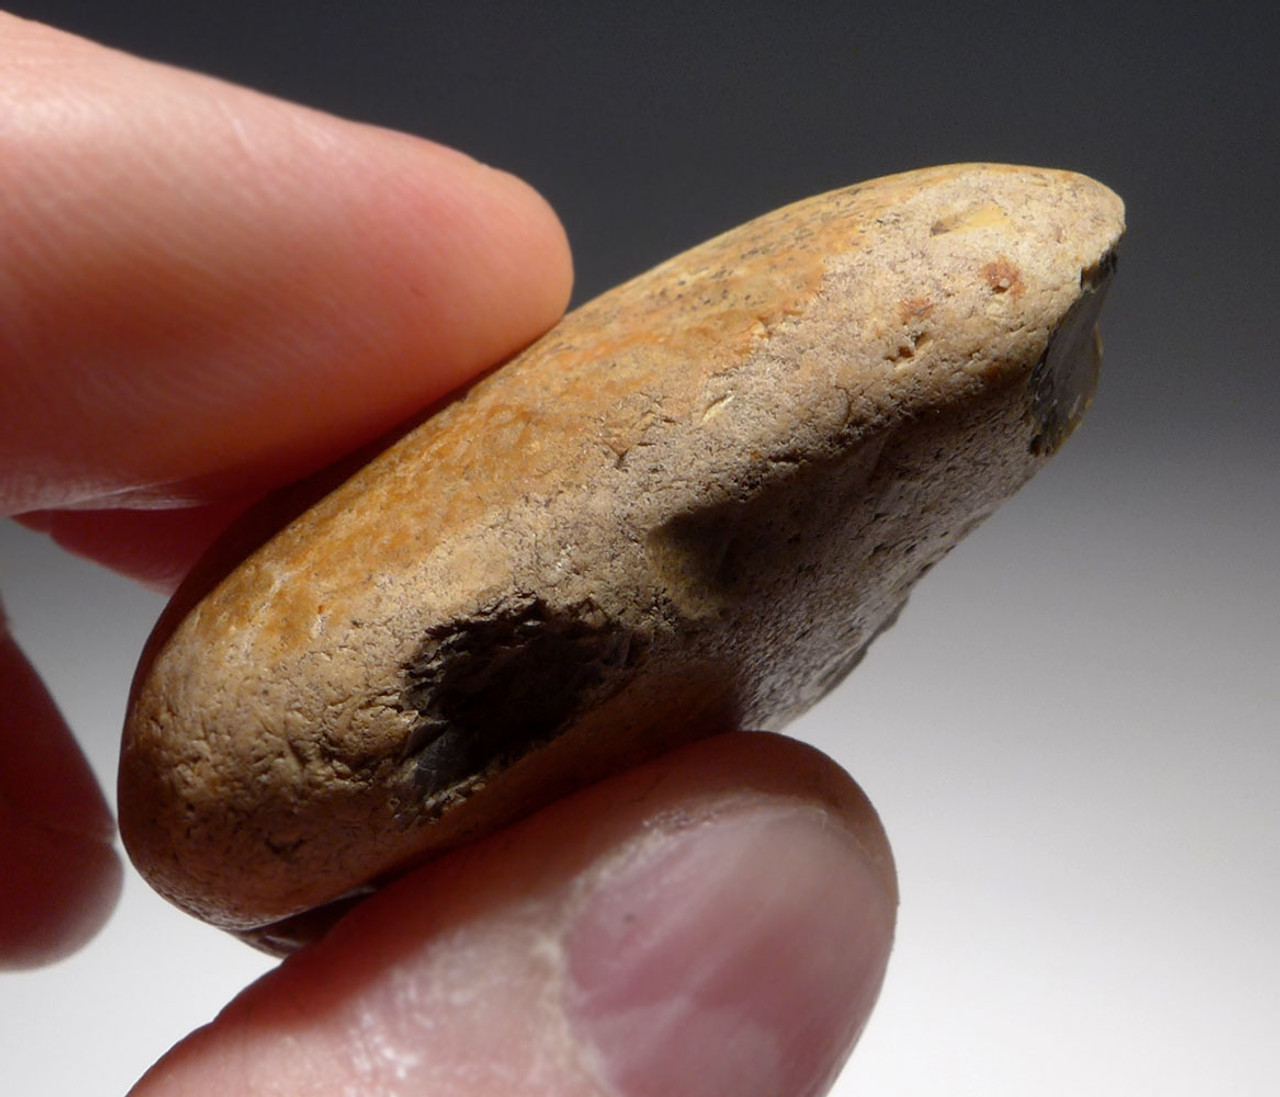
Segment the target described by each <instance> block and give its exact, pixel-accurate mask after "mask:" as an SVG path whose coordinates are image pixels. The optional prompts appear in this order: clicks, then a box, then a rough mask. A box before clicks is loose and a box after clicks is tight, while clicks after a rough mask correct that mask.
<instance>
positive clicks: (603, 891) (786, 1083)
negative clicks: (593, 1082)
mask: <svg viewBox="0 0 1280 1097" xmlns="http://www.w3.org/2000/svg"><path fill="white" fill-rule="evenodd" d="M892 938H893V900H892V899H891V898H889V896H888V894H887V892H886V889H885V886H884V884H883V878H882V876H881V874H879V873H878V872H877V871H876V869H875V868H874V867H873V866H872V864H871V863H870V860H869V858H868V856H867V855H866V854H865V853H864V851H863V849H862V847H861V846H860V845H859V843H858V842H857V840H856V839H855V838H854V837H853V835H852V834H851V833H850V832H849V831H847V830H846V829H845V828H844V827H843V826H842V825H841V824H840V822H838V821H837V820H836V819H834V818H833V817H832V816H830V815H829V814H827V813H826V812H824V811H823V810H821V809H819V808H816V807H812V806H808V805H804V806H800V805H796V806H791V805H779V804H776V803H771V804H768V805H765V806H756V807H750V808H738V809H735V810H734V811H732V812H728V813H725V814H723V815H719V816H712V817H710V818H708V819H705V820H703V821H700V822H686V823H684V824H671V825H666V826H658V827H655V828H654V829H653V830H651V831H650V832H649V833H648V834H647V835H646V836H645V837H644V838H643V839H642V840H641V841H640V842H638V843H637V844H635V845H634V846H632V847H631V848H630V849H629V850H628V851H626V852H625V853H624V854H622V855H621V856H620V858H619V859H618V860H616V861H614V862H612V863H611V864H610V865H608V866H607V867H606V868H605V869H604V870H602V872H601V873H600V874H599V875H598V876H597V878H596V880H595V881H594V883H593V885H592V886H591V890H590V891H589V892H588V894H587V895H586V897H585V898H584V900H583V903H582V906H581V908H580V910H579V911H578V913H577V915H576V917H575V918H574V920H573V922H572V924H571V928H570V929H569V930H568V932H567V936H566V938H565V949H566V958H567V961H568V965H567V966H568V980H567V986H566V991H565V996H566V999H565V1009H566V1013H567V1015H568V1018H569V1021H570V1024H571V1025H572V1026H573V1029H574V1031H575V1034H576V1035H577V1037H578V1040H579V1042H580V1045H581V1046H582V1048H583V1053H584V1057H585V1060H586V1066H587V1067H588V1069H589V1070H591V1071H592V1072H593V1073H595V1074H596V1076H597V1078H598V1079H599V1081H600V1082H601V1083H602V1084H603V1087H604V1088H605V1089H606V1091H608V1092H612V1093H615V1094H617V1095H618V1097H670V1095H671V1094H674V1093H678V1094H680V1095H681V1097H713V1095H714V1097H722V1095H725V1094H733V1095H734V1097H757V1095H758V1097H776V1095H777V1094H783V1093H785V1094H794V1095H810V1094H819V1093H822V1092H824V1091H825V1090H826V1088H827V1087H828V1086H829V1085H830V1084H831V1082H832V1081H834V1079H835V1076H836V1074H837V1073H838V1072H839V1069H840V1067H841V1065H842V1064H843V1062H844V1060H845V1058H846V1057H847V1056H848V1053H849V1051H850V1050H851V1049H852V1047H853V1045H854V1043H855V1042H856V1040H857V1038H858V1036H859V1034H860V1033H861V1031H862V1029H863V1026H864V1025H865V1024H866V1021H867V1018H868V1016H869V1015H870V1012H871V1009H872V1007H873V1005H874V1004H875V1000H876V996H877V995H878V993H879V989H880V984H881V981H882V978H883V976H884V969H885V965H886V963H887V961H888V955H889V949H890V946H891V944H892Z"/></svg>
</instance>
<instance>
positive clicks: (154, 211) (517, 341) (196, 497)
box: [0, 24, 572, 513]
mask: <svg viewBox="0 0 1280 1097" xmlns="http://www.w3.org/2000/svg"><path fill="white" fill-rule="evenodd" d="M0 36H5V37H6V38H7V40H14V38H15V36H16V37H17V38H18V39H19V40H21V41H22V43H23V48H24V49H26V48H27V47H28V46H30V48H32V49H35V48H37V47H38V48H39V49H40V51H41V55H42V63H41V64H40V65H38V66H31V65H25V66H24V65H17V66H14V67H11V68H9V69H6V71H5V75H6V80H5V82H4V85H3V87H0V99H3V100H4V103H5V107H6V109H7V111H8V114H9V115H10V117H11V122H12V124H11V125H10V126H9V127H6V130H5V134H4V137H3V139H2V140H0V159H3V160H4V161H5V163H6V166H7V167H10V168H11V169H12V170H10V171H8V172H6V186H5V193H4V196H3V200H0V235H4V236H5V238H6V243H7V245H8V247H7V249H6V254H7V255H8V256H9V262H8V264H6V263H5V262H4V259H3V257H0V274H2V275H3V276H4V277H5V278H6V279H7V284H10V292H9V293H7V294H6V298H5V300H4V302H0V320H3V322H4V325H5V329H6V340H5V341H6V370H7V374H8V379H9V382H10V383H9V386H8V390H7V391H8V393H9V395H10V397H11V399H9V400H6V401H5V402H4V403H3V405H0V466H3V467H5V468H8V469H9V470H10V472H9V473H5V474H3V475H0V510H2V511H4V512H7V513H19V512H23V511H28V510H36V509H50V508H61V507H69V506H85V505H99V506H107V505H111V506H116V505H147V506H156V505H167V506H197V505H205V504H208V503H210V502H214V501H219V500H226V499H228V498H231V497H233V496H236V497H251V496H255V495H258V494H261V493H262V492H263V491H266V490H268V489H270V488H272V487H274V486H277V485H278V484H280V483H283V482H287V481H288V480H291V479H295V478H297V477H299V476H301V475H304V474H306V473H307V472H309V471H311V470H313V469H315V468H318V467H320V466H322V465H324V464H327V463H328V462H329V461H331V460H333V459H335V458H336V457H338V456H339V455H341V454H342V453H344V452H347V451H349V450H351V449H353V448H356V447H358V446H360V445H363V444H364V443H366V442H368V441H370V440H371V439H373V438H375V437H377V436H379V435H380V434H382V433H384V432H386V431H388V430H390V429H392V428H393V427H395V426H396V425H397V424H398V423H400V422H402V421H403V420H405V419H407V418H409V417H411V416H413V415H415V414H416V413H418V412H420V411H421V410H422V409H423V408H425V407H426V406H428V405H429V404H431V403H433V402H434V401H436V400H438V399H440V398H441V397H443V396H444V395H445V394H446V393H448V392H450V391H452V390H454V389H456V388H457V387H458V386H460V385H462V384H464V383H466V382H467V381H468V380H469V379H471V378H472V377H474V376H475V375H476V374H478V373H479V372H481V371H483V370H485V369H487V368H489V367H492V366H494V365H496V364H497V363H498V362H500V361H501V360H503V359H504V358H506V357H508V356H510V355H511V354H513V353H515V352H516V351H518V350H519V349H521V348H522V347H523V346H525V345H526V344H528V343H529V342H532V341H533V340H534V339H535V338H537V337H538V336H539V335H541V334H542V333H543V332H544V331H545V330H546V329H547V328H549V327H550V326H551V325H552V324H554V323H555V321H556V319H557V318H558V317H559V316H560V314H561V312H562V311H563V309H564V307H565V304H566V303H567V301H568V297H569V293H570V290H571V283H572V269H571V263H570V260H569V253H568V247H567V244H566V240H565V234H564V230H563V228H562V226H561V225H560V222H559V220H558V219H557V218H556V216H555V214H554V213H553V212H552V211H551V209H550V207H549V206H548V204H547V203H546V201H545V200H544V199H543V198H542V197H541V196H540V195H539V194H538V193H537V192H536V191H535V190H534V189H533V188H532V187H530V186H529V185H528V184H526V183H524V182H522V181H520V180H518V179H516V178H515V177H513V176H511V175H508V174H507V173H505V172H501V171H497V170H494V169H492V168H489V167H486V166H485V165H483V164H480V163H478V162H476V161H475V160H473V159H471V158H470V157H468V156H465V155H464V154H462V153H458V152H456V151H453V150H449V149H446V148H444V147H442V146H440V145H437V144H435V143H433V142H430V141H426V140H423V139H420V138H416V137H410V136H407V135H404V134H397V133H393V132H391V131H387V130H384V129H381V128H379V127H375V126H369V125H364V124H361V123H357V122H351V121H347V120H344V119H339V118H335V117H332V116H328V115H324V114H321V113H319V112H316V111H313V110H309V109H307V108H304V107H301V106H296V105H293V104H288V103H284V102H281V101H279V100H275V99H272V98H270V97H268V96H264V95H260V94H257V93H255V92H252V91H248V90H246V89H243V88H237V87H233V86H231V85H229V84H225V83H223V82H220V81H217V80H212V79H209V78H206V77H202V76H198V75H195V74H192V73H185V72H181V71H179V70H176V69H172V68H168V67H166V66H163V65H156V64H152V63H149V62H144V61H140V60H138V59H136V58H130V57H128V56H126V55H124V54H120V53H117V52H115V51H111V50H107V49H103V48H101V47H95V46H93V45H92V44H91V43H87V42H84V41H82V40H79V39H75V38H72V37H71V36H69V35H62V34H59V33H58V32H55V31H49V30H47V29H41V28H35V29H32V28H29V27H26V26H16V25H9V26H5V25H3V24H0ZM0 53H3V51H0ZM3 66H4V57H3V56H0V67H3ZM6 479H7V481H8V482H5V480H6Z"/></svg>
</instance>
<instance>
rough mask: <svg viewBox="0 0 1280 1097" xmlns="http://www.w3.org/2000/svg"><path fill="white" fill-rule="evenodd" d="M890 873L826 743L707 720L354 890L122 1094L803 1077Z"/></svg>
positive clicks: (860, 954)
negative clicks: (639, 760) (629, 767)
mask: <svg viewBox="0 0 1280 1097" xmlns="http://www.w3.org/2000/svg"><path fill="white" fill-rule="evenodd" d="M895 909H896V890H895V888H894V885H893V877H892V861H891V858H890V856H889V852H888V845H887V842H886V841H885V839H884V835H883V831H882V830H881V829H880V826H879V822H878V820H877V819H876V818H875V813H874V812H873V811H871V809H870V806H869V804H867V803H866V800H865V797H863V796H862V794H861V793H860V792H859V791H858V790H857V789H856V786H854V785H853V784H852V782H851V781H849V780H848V778H847V777H845V776H844V775H843V774H842V773H841V772H840V771H839V770H838V768H837V767H835V766H834V764H833V763H831V762H830V761H829V760H827V759H825V758H823V757H822V756H821V755H819V754H818V753H817V752H815V751H812V750H810V749H808V748H803V747H800V746H798V745H797V744H792V743H790V742H789V741H786V740H781V739H778V738H777V737H774V736H765V735H738V736H722V737H719V738H718V739H712V740H707V741H705V742H703V743H701V744H697V745H695V746H693V747H690V748H686V749H685V750H682V751H677V752H674V753H673V754H671V755H668V756H666V757H664V758H662V759H658V760H657V761H655V762H654V763H652V764H650V765H647V766H643V767H640V768H639V769H637V770H634V771H632V772H631V773H629V774H625V775H623V776H621V777H619V778H615V779H613V780H610V781H606V782H604V783H602V784H601V785H598V786H596V787H594V788H592V789H588V790H585V791H584V792H583V793H580V794H578V795H575V796H573V797H570V798H569V799H567V800H564V801H561V802H560V803H558V804H556V805H553V806H552V807H551V808H548V809H546V810H545V811H543V812H540V813H539V814H538V815H535V816H533V817H531V818H529V819H528V820H526V821H525V822H523V823H521V824H518V825H517V826H515V827H513V828H511V829H510V830H509V831H508V832H505V833H503V834H499V835H495V836H493V837H491V838H489V839H485V840H484V841H482V842H479V843H477V844H475V845H473V846H469V847H464V848H463V849H461V850H458V851H456V852H455V853H454V854H452V855H449V856H446V857H444V858H442V859H440V860H438V861H436V862H433V863H431V864H428V865H426V866H424V867H422V868H421V869H419V870H417V871H416V872H414V873H412V874H411V875H409V876H407V877H405V878H404V879H402V880H401V881H399V882H397V883H396V884H394V885H392V886H390V887H389V888H387V889H386V890H384V891H383V892H381V893H379V894H377V895H375V896H373V897H372V898H371V899H369V900H367V901H366V902H365V903H364V904H362V905H361V906H360V907H358V908H357V909H356V910H355V911H354V912H353V913H352V914H351V915H350V916H348V918H347V919H345V920H344V921H343V922H341V923H340V924H339V925H338V926H337V927H336V928H335V929H334V930H333V931H332V932H331V933H330V935H329V936H328V937H326V938H325V939H323V940H322V941H320V942H319V943H318V944H316V945H314V946H311V947H310V948H308V949H306V950H304V951H303V952H301V953H298V954H296V955H295V956H294V957H291V958H290V959H289V960H287V961H286V962H285V963H284V964H283V965H282V966H281V967H280V968H278V969H276V970H275V971H274V972H272V973H271V974H270V975H268V976H267V977H266V978H264V979H263V980H261V981H260V982H259V983H257V984H255V985H254V986H253V987H251V988H250V989H249V990H248V991H246V992H245V993H244V994H243V995H241V997H240V998H238V999H237V1000H236V1002H234V1003H233V1004H232V1005H231V1006H230V1007H229V1008H228V1009H227V1010H226V1011H224V1013H223V1014H222V1015H221V1016H220V1017H219V1018H218V1019H217V1021H215V1022H214V1023H213V1024H212V1025H211V1026H209V1027H207V1028H205V1029H203V1030H201V1031H200V1032H199V1033H198V1034H196V1036H195V1037H194V1038H193V1039H191V1040H189V1041H187V1042H185V1043H184V1044H182V1045H179V1047H178V1048H176V1049H175V1050H174V1052H172V1053H171V1054H170V1056H168V1057H167V1058H166V1059H165V1060H162V1061H161V1063H160V1064H159V1065H158V1066H157V1067H156V1068H155V1069H154V1070H153V1072H151V1073H150V1074H149V1075H148V1076H147V1078H145V1079H144V1080H143V1082H142V1083H141V1084H140V1086H139V1088H138V1089H137V1090H136V1091H135V1097H142V1095H143V1094H146V1095H148V1097H172V1095H174V1094H192V1095H194V1094H204V1093H212V1092H217V1091H219V1090H218V1086H224V1087H225V1086H226V1085H227V1084H228V1082H229V1081H232V1082H234V1085H235V1087H236V1088H237V1091H238V1092H244V1093H249V1094H252V1093H273V1092H290V1093H292V1094H295V1095H297V1097H325V1095H330V1094H333V1095H336V1094H340V1093H343V1092H349V1091H350V1090H351V1089H353V1088H356V1087H365V1088H368V1089H371V1090H372V1089H376V1090H377V1091H378V1092H380V1093H386V1094H387V1095H388V1097H394V1095H399V1094H410V1093H421V1094H426V1093H431V1094H435V1093H441V1094H443V1093H453V1092H466V1093H468V1094H469V1095H470V1097H497V1095H498V1094H506V1093H509V1092H510V1087H511V1084H512V1082H511V1079H513V1078H519V1079H520V1080H521V1086H522V1087H523V1089H522V1091H526V1092H531V1093H534V1092H536V1093H548V1094H551V1093H554V1094H556V1095H557V1097H579V1095H581V1097H599V1094H602V1093H611V1094H614V1095H616V1097H657V1095H662V1097H665V1095H667V1094H670V1093H673V1092H680V1093H683V1094H688V1095H690V1097H701V1095H703V1094H720V1093H734V1094H735V1095H737V1097H754V1095H756V1094H759V1095H761V1097H765V1095H769V1097H773V1095H774V1094H780V1093H814V1094H816V1093H819V1092H822V1091H823V1088H824V1087H825V1085H826V1084H827V1083H829V1082H830V1081H831V1080H832V1079H833V1078H834V1076H835V1074H836V1072H838V1070H839V1068H840V1066H841V1064H842V1063H843V1061H844V1059H845V1057H846V1056H847V1054H848V1052H849V1050H850V1048H851V1047H852V1045H853V1044H854V1043H855V1042H856V1040H857V1038H858V1036H859V1034H860V1032H861V1030H862V1028H863V1026H864V1024H865V1022H866V1019H867V1016H868V1014H869V1012H870V1010H871V1008H872V1006H873V1004H874V1002H875V999H876V996H877V994H878V991H879V987H880V983H881V979H882V977H883V974H884V970H885V966H886V964H887V960H888V954H889V950H890V947H891V944H892V937H893V922H894V911H895Z"/></svg>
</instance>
